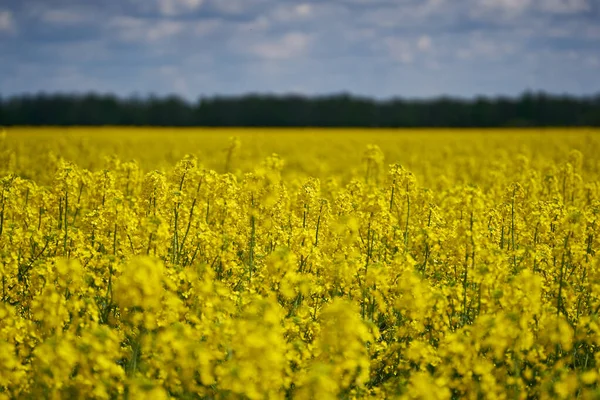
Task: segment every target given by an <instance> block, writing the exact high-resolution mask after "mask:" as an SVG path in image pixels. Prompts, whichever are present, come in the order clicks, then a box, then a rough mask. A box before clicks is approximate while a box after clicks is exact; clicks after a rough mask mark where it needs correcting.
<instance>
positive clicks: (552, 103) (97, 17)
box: [0, 0, 600, 127]
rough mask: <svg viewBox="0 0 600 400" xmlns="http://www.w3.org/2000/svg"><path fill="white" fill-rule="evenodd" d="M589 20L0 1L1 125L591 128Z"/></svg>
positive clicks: (449, 4)
mask: <svg viewBox="0 0 600 400" xmlns="http://www.w3.org/2000/svg"><path fill="white" fill-rule="evenodd" d="M599 21H600V2H599V1H597V0H461V1H455V0H396V1H393V0H331V1H288V0H279V1H276V0H104V1H93V2H92V1H81V0H80V1H75V0H27V1H21V0H4V1H2V2H1V3H0V54H2V59H1V61H0V96H1V99H0V124H2V125H40V124H41V125H71V124H75V125H103V124H108V125H170V126H188V125H205V126H220V125H227V126H390V127H393V126H549V125H551V126H572V125H587V126H592V125H600V112H599V109H600V95H599V93H600V73H598V71H600V23H599ZM249 94H252V96H248V95H249Z"/></svg>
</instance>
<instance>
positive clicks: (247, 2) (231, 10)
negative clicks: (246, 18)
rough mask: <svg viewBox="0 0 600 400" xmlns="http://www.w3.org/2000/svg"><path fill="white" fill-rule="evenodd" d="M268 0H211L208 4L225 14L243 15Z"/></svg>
mask: <svg viewBox="0 0 600 400" xmlns="http://www.w3.org/2000/svg"><path fill="white" fill-rule="evenodd" d="M265 1H266V0H209V1H208V4H209V5H210V6H212V7H213V8H214V9H215V10H217V11H218V12H220V13H223V14H230V15H241V14H244V13H245V12H247V11H248V10H250V9H252V8H253V7H255V6H257V5H258V4H260V3H263V2H265Z"/></svg>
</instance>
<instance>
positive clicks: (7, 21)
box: [0, 10, 15, 32]
mask: <svg viewBox="0 0 600 400" xmlns="http://www.w3.org/2000/svg"><path fill="white" fill-rule="evenodd" d="M14 30H15V22H14V19H13V15H12V13H11V12H10V11H8V10H6V11H0V32H13V31H14Z"/></svg>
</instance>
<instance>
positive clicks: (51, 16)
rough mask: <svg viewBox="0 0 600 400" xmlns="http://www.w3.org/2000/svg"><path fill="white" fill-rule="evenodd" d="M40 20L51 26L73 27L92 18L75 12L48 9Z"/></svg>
mask: <svg viewBox="0 0 600 400" xmlns="http://www.w3.org/2000/svg"><path fill="white" fill-rule="evenodd" d="M40 19H41V20H42V21H44V22H46V23H51V24H57V25H73V24H80V23H83V22H85V21H88V20H89V19H90V17H89V16H88V15H85V14H83V13H80V12H77V11H74V10H58V9H48V10H44V11H43V12H42V13H41V15H40Z"/></svg>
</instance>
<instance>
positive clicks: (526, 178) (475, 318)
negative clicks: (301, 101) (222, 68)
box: [0, 128, 600, 399]
mask: <svg viewBox="0 0 600 400" xmlns="http://www.w3.org/2000/svg"><path fill="white" fill-rule="evenodd" d="M598 154H600V131H598V130H589V129H587V130H586V129H579V130H472V131H467V130H465V131H453V130H447V131H442V130H438V131H432V130H412V131H395V130H386V131H384V130H317V129H306V130H242V129H215V130H208V129H151V128H148V129H122V128H77V129H74V128H71V129H67V128H61V129H58V128H52V129H50V128H48V129H29V128H14V129H9V130H7V131H6V132H4V133H2V134H1V136H0V179H1V185H2V186H1V187H0V278H1V288H0V290H1V292H0V399H1V398H35V399H37V398H132V399H133V398H153V399H155V398H167V397H174V398H186V399H188V398H239V399H243V398H250V399H265V398H269V399H271V398H272V399H277V398H294V399H295V398H298V399H309V398H315V399H335V398H348V399H349V398H422V399H436V398H439V399H450V398H463V397H464V398H472V399H479V398H490V399H515V398H523V399H525V398H564V399H571V398H582V399H586V398H598V397H600V390H599V389H598V379H599V378H600V375H599V373H600V370H599V368H600V351H599V346H600V321H599V318H598V312H599V310H600V262H599V260H600V258H599V257H600V256H598V255H597V251H598V249H599V248H600V240H599V236H600V235H599V234H600V228H599V225H600V221H598V218H599V214H600V158H599V157H598Z"/></svg>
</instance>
